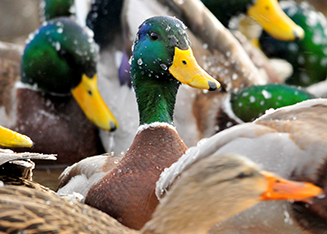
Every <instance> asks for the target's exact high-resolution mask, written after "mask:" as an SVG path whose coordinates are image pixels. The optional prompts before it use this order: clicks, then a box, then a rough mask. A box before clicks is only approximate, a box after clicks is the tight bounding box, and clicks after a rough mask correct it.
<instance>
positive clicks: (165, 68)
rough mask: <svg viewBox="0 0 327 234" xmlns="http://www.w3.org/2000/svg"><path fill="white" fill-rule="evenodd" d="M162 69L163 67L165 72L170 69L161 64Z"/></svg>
mask: <svg viewBox="0 0 327 234" xmlns="http://www.w3.org/2000/svg"><path fill="white" fill-rule="evenodd" d="M160 67H161V68H162V69H163V70H165V71H167V70H168V67H167V65H166V64H163V63H161V64H160Z"/></svg>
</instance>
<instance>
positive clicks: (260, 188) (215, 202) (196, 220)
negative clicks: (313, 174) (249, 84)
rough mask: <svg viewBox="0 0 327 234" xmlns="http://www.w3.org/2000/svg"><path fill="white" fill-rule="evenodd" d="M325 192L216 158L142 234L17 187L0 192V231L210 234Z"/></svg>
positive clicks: (186, 177) (172, 192) (200, 166)
mask: <svg viewBox="0 0 327 234" xmlns="http://www.w3.org/2000/svg"><path fill="white" fill-rule="evenodd" d="M166 174H167V173H166ZM321 192H322V189H321V188H319V187H316V186H314V185H312V184H310V183H300V182H294V181H289V180H285V179H282V178H281V177H278V176H276V175H273V174H272V173H269V172H266V171H263V170H261V169H260V168H259V166H258V165H256V164H255V163H253V162H252V161H250V160H249V159H247V158H245V157H242V156H239V155H231V154H222V155H217V154H213V155H211V156H210V157H207V158H205V159H202V160H200V161H198V162H196V163H194V165H192V166H191V167H190V168H188V169H187V170H186V171H185V173H184V172H183V173H182V175H181V176H180V178H179V179H178V180H177V181H176V182H175V183H174V184H173V185H172V187H171V188H170V189H169V192H168V194H167V195H166V196H165V198H164V199H163V200H162V202H161V204H160V205H159V206H158V207H157V209H156V212H155V213H154V215H153V217H152V219H151V220H150V221H149V222H148V223H147V224H146V225H145V226H144V227H143V228H142V230H141V231H135V230H132V229H129V228H127V227H125V226H123V225H122V224H120V223H119V222H117V221H116V220H115V219H113V218H111V217H110V216H108V215H107V214H105V213H103V212H101V211H99V210H97V209H94V208H92V207H90V206H87V205H84V204H80V203H76V202H75V203H74V202H72V201H68V200H66V199H61V198H59V197H57V196H54V195H52V194H49V193H44V192H41V191H38V190H32V189H29V188H22V187H19V188H17V187H13V186H1V187H0V217H1V220H6V222H2V221H0V230H2V231H4V232H7V233H9V232H26V231H27V232H32V231H33V232H35V233H39V232H50V233H56V232H70V233H75V232H76V233H79V232H83V233H110V234H116V233H117V234H118V233H120V234H122V233H135V234H136V233H144V234H150V233H158V234H159V233H162V234H163V233H172V234H174V233H207V229H208V228H209V227H210V226H211V225H213V224H215V223H218V222H222V221H223V220H225V219H228V218H230V217H231V216H234V215H235V214H237V213H239V212H241V211H243V210H245V209H248V208H249V207H251V206H253V205H255V204H257V203H259V202H261V201H268V200H283V199H294V200H295V201H302V200H306V201H308V198H309V197H313V196H317V195H319V194H321ZM212 194H214V196H213V195H212ZM310 199H311V198H310ZM194 210H196V211H197V212H194ZM217 212H219V213H218V215H217ZM135 215H136V216H137V214H135ZM63 217H65V218H63ZM31 224H33V225H31Z"/></svg>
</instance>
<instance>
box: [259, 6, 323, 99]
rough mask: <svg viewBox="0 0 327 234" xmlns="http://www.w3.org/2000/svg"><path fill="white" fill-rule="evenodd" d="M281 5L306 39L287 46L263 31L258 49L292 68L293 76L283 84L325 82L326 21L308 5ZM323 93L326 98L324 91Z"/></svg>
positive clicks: (300, 84)
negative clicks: (282, 60)
mask: <svg viewBox="0 0 327 234" xmlns="http://www.w3.org/2000/svg"><path fill="white" fill-rule="evenodd" d="M280 5H281V7H282V9H283V10H284V11H285V13H286V14H287V15H288V16H289V17H290V18H291V19H292V20H293V21H294V22H295V23H297V24H298V25H299V26H301V27H302V28H303V29H304V30H305V37H304V38H303V39H302V40H298V41H293V42H286V41H281V40H278V39H275V38H273V37H271V36H270V35H269V34H268V33H267V32H266V31H263V32H262V33H261V35H260V37H259V40H258V43H259V45H260V48H261V49H262V51H263V52H264V53H265V54H266V55H267V56H268V57H270V58H281V59H284V60H286V61H287V62H289V63H290V64H291V65H292V67H293V74H291V76H290V77H288V78H287V79H286V81H285V83H286V84H291V85H298V86H303V87H307V86H310V85H312V84H315V83H318V82H320V81H324V80H325V79H326V75H327V56H326V53H327V35H326V29H327V28H326V27H327V20H326V17H325V16H324V15H323V14H322V13H321V12H319V11H316V10H315V9H314V8H313V7H312V6H311V5H310V4H309V3H307V2H302V3H296V2H294V1H281V2H280ZM313 93H315V94H317V92H316V91H313ZM324 93H325V95H326V91H324ZM317 95H319V94H317Z"/></svg>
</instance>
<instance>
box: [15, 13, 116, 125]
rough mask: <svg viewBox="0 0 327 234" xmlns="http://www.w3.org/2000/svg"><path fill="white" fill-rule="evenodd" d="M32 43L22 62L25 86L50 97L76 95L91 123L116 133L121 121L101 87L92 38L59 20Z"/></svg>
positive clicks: (49, 23)
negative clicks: (50, 95) (116, 117)
mask: <svg viewBox="0 0 327 234" xmlns="http://www.w3.org/2000/svg"><path fill="white" fill-rule="evenodd" d="M29 39H30V41H29V42H28V43H27V45H26V47H25V50H24V54H23V56H22V61H21V76H22V79H21V82H22V83H26V84H29V85H32V86H36V87H37V88H38V89H40V90H42V91H44V92H47V93H50V94H57V95H67V94H72V95H73V96H74V98H75V99H76V101H77V102H78V104H79V105H80V107H81V108H82V110H83V111H84V113H85V115H86V116H87V118H88V119H89V120H90V121H91V122H93V123H94V124H95V125H96V126H98V127H99V128H102V129H104V130H108V131H113V130H115V129H116V128H117V126H118V123H117V120H116V119H115V118H114V116H113V115H112V114H111V112H110V110H109V109H108V107H107V106H106V104H105V103H104V101H103V99H102V97H101V95H100V93H99V91H98V87H97V73H96V62H97V52H98V49H97V46H96V44H95V43H94V41H93V39H92V35H90V34H88V31H86V30H85V29H83V28H81V27H80V26H79V25H78V24H77V23H75V22H74V21H72V20H70V19H68V18H56V19H54V20H50V21H48V22H47V23H46V24H45V25H44V26H42V27H41V28H39V29H38V30H37V31H36V32H35V33H34V34H31V35H30V37H29Z"/></svg>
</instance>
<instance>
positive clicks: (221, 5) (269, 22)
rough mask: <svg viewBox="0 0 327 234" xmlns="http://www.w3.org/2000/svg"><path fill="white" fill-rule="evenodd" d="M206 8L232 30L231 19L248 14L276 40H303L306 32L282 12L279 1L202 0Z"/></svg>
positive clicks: (233, 27)
mask: <svg viewBox="0 0 327 234" xmlns="http://www.w3.org/2000/svg"><path fill="white" fill-rule="evenodd" d="M202 2H203V3H204V4H205V5H206V7H207V8H208V9H209V10H210V11H211V12H212V13H213V14H214V15H215V16H216V17H217V18H218V19H219V21H220V22H221V23H222V24H223V25H224V26H225V27H230V28H232V29H235V28H237V26H238V25H231V24H230V22H231V19H232V18H233V17H238V16H239V15H241V14H247V15H249V16H250V17H251V18H253V19H254V20H256V21H257V22H258V23H259V24H260V25H261V26H262V28H264V29H265V30H267V32H268V33H269V34H270V35H272V36H273V37H275V38H278V39H280V40H288V41H290V40H291V41H292V40H295V39H301V38H303V36H304V31H303V29H302V28H301V27H299V26H298V25H296V24H295V23H294V22H293V21H292V20H290V18H289V17H287V16H286V15H285V13H284V12H283V11H282V10H281V8H280V6H279V4H278V2H277V0H202Z"/></svg>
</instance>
